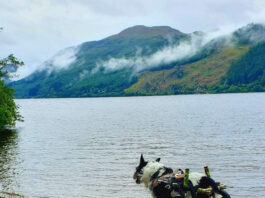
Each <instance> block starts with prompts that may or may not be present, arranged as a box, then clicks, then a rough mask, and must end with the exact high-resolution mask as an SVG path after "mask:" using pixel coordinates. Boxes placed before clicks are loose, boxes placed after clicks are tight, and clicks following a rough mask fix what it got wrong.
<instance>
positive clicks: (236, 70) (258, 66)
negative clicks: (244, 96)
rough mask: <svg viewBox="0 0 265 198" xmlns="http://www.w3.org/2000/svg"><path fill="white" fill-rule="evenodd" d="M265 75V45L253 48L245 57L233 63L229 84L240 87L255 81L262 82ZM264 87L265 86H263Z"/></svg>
mask: <svg viewBox="0 0 265 198" xmlns="http://www.w3.org/2000/svg"><path fill="white" fill-rule="evenodd" d="M264 74H265V43H260V44H257V45H255V46H253V47H252V48H250V50H249V52H248V53H246V55H245V56H243V57H242V58H240V59H239V60H237V61H235V62H234V63H232V65H231V67H230V69H229V70H228V72H227V77H226V80H227V84H229V85H240V84H249V83H253V82H255V81H260V82H261V83H264V82H262V79H263V78H264ZM263 85H264V84H263Z"/></svg>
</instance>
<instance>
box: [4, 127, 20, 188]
mask: <svg viewBox="0 0 265 198" xmlns="http://www.w3.org/2000/svg"><path fill="white" fill-rule="evenodd" d="M17 147H18V133H17V131H16V130H7V131H4V132H0V185H1V189H0V190H1V191H6V192H12V191H13V190H14V189H12V188H13V187H15V186H17V184H16V177H17V175H18V170H17V169H16V164H17V163H18V159H17V157H18V155H17V154H18V150H17Z"/></svg>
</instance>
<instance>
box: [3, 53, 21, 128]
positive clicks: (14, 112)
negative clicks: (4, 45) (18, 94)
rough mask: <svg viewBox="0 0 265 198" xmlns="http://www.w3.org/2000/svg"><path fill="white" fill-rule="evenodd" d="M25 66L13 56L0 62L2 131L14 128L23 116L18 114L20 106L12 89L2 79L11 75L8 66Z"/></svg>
mask: <svg viewBox="0 0 265 198" xmlns="http://www.w3.org/2000/svg"><path fill="white" fill-rule="evenodd" d="M10 65H12V66H16V67H17V66H19V65H23V62H20V61H18V60H17V59H16V58H15V57H14V56H13V55H9V56H8V57H7V58H4V59H2V60H0V131H3V130H5V129H6V127H8V126H14V125H15V123H16V121H22V116H21V115H20V114H19V113H18V106H17V105H16V103H15V102H14V99H13V93H14V90H13V89H12V88H9V87H7V86H6V85H5V84H4V80H1V77H6V76H8V75H9V73H8V68H7V67H8V66H10Z"/></svg>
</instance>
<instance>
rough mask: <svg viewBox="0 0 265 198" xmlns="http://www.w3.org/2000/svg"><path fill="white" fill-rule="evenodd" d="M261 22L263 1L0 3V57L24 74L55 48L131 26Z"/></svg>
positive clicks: (188, 27) (188, 28)
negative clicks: (19, 63) (19, 64)
mask: <svg viewBox="0 0 265 198" xmlns="http://www.w3.org/2000/svg"><path fill="white" fill-rule="evenodd" d="M250 22H261V23H264V22H265V0H0V27H3V28H4V29H3V30H2V31H1V33H0V46H1V47H0V58H3V57H5V56H7V55H9V54H11V53H12V54H14V55H15V56H16V57H18V58H19V59H21V60H23V61H24V62H25V66H24V69H23V70H22V71H21V74H20V75H22V76H25V75H26V74H28V73H29V72H30V71H32V70H33V69H34V68H36V67H38V66H39V65H40V64H41V63H42V62H43V61H45V60H47V59H48V58H50V57H51V56H53V55H54V54H55V53H56V52H58V51H59V50H61V49H63V48H65V47H69V46H75V45H78V44H80V43H82V42H85V41H92V40H99V39H102V38H105V37H107V36H109V35H112V34H116V33H118V32H120V31H121V30H123V29H125V28H127V27H130V26H133V25H146V26H157V25H168V26H171V27H173V28H175V29H178V30H180V31H182V32H185V33H190V32H193V31H196V30H202V31H209V30H213V29H217V28H221V29H224V30H230V29H233V28H237V27H240V26H243V25H245V24H247V23H250Z"/></svg>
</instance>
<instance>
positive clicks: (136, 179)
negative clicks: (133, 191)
mask: <svg viewBox="0 0 265 198" xmlns="http://www.w3.org/2000/svg"><path fill="white" fill-rule="evenodd" d="M133 179H134V180H135V182H136V183H137V184H140V183H141V180H140V178H139V176H137V174H136V173H134V174H133Z"/></svg>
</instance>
